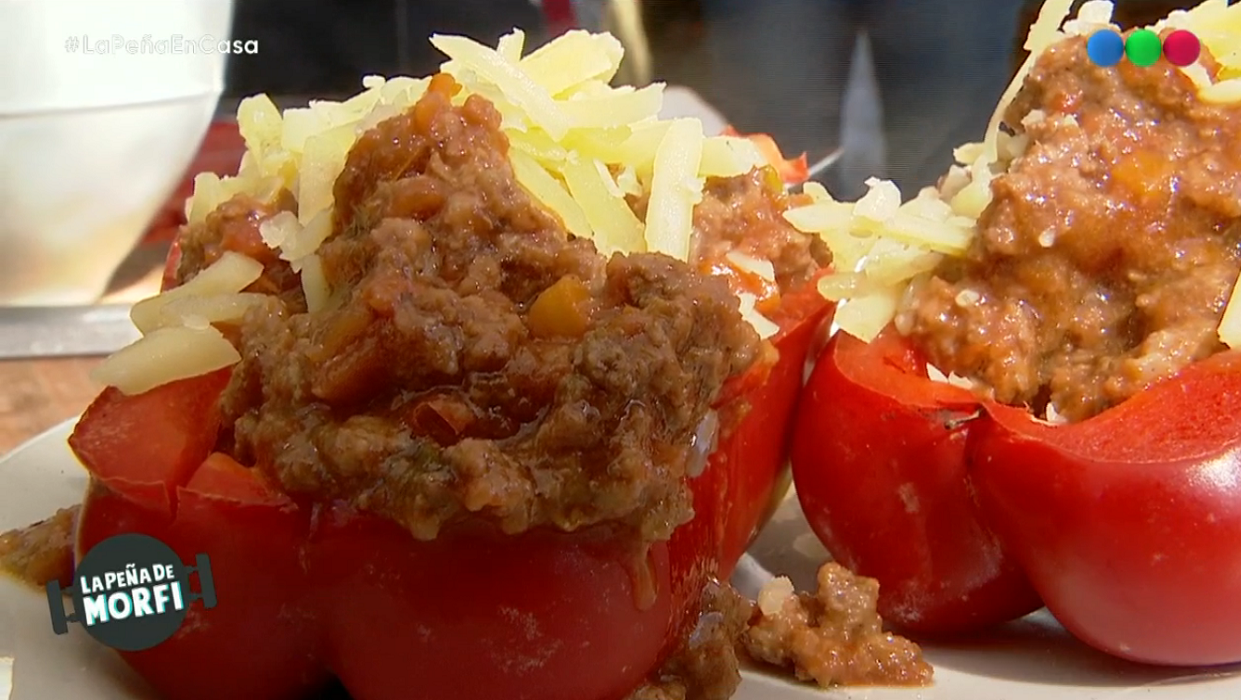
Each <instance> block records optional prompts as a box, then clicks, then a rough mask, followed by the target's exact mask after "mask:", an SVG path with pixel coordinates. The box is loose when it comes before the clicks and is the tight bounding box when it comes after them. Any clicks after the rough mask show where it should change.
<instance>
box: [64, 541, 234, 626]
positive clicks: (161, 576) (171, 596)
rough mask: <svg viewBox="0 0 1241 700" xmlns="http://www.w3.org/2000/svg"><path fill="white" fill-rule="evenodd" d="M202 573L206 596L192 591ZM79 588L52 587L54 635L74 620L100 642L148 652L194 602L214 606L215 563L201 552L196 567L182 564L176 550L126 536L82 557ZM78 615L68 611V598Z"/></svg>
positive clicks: (181, 621) (201, 588)
mask: <svg viewBox="0 0 1241 700" xmlns="http://www.w3.org/2000/svg"><path fill="white" fill-rule="evenodd" d="M190 574H197V579H198V584H199V589H200V590H201V593H194V592H192V591H191V590H190V581H191V579H190ZM74 576H75V578H76V579H77V580H76V583H77V585H75V586H73V587H72V588H67V589H63V590H62V589H61V587H60V584H59V583H57V582H56V581H50V582H48V584H47V605H48V608H49V610H50V612H51V616H52V631H53V632H55V633H56V634H68V633H69V623H71V622H75V623H78V624H80V625H82V627H84V628H85V629H86V633H87V634H89V635H90V636H92V637H94V638H95V639H96V640H97V641H99V642H101V643H103V644H106V645H107V646H110V647H112V648H114V649H120V650H121V651H143V650H145V649H150V648H151V647H153V646H156V645H157V644H160V643H162V642H164V641H166V640H168V639H169V638H170V637H172V635H174V634H176V633H177V630H179V629H180V628H181V625H182V623H184V622H185V618H186V616H187V615H188V614H189V607H190V604H191V603H194V602H195V601H202V606H203V608H206V609H211V608H214V607H215V604H216V597H215V581H214V578H213V577H212V575H211V559H210V558H209V557H208V556H207V555H206V554H199V555H198V556H197V557H195V559H194V565H193V566H188V565H186V564H182V563H181V562H180V561H179V560H178V559H177V553H176V552H174V551H173V550H172V548H171V547H169V546H168V545H166V544H164V543H163V542H160V541H159V540H157V539H155V538H154V537H148V536H146V535H140V534H124V535H116V536H115V537H109V538H108V539H106V540H104V541H102V542H100V543H99V544H97V545H95V546H94V547H92V548H91V550H90V551H89V552H87V553H86V556H84V557H82V561H81V563H79V564H78V566H77V570H76V571H75V572H74ZM66 595H68V596H71V597H72V599H73V608H74V612H73V613H72V614H70V613H69V612H68V611H67V610H66V609H65V600H64V596H66Z"/></svg>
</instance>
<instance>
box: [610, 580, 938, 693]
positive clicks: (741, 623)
mask: <svg viewBox="0 0 1241 700" xmlns="http://www.w3.org/2000/svg"><path fill="white" fill-rule="evenodd" d="M817 585H818V590H817V591H816V592H815V593H813V594H811V593H796V592H794V590H793V585H792V584H791V583H790V582H789V580H788V579H776V580H774V581H772V582H770V583H769V584H768V585H767V586H765V587H764V588H763V591H762V592H761V593H760V594H759V599H758V604H757V605H755V604H754V603H752V602H750V601H749V600H747V599H746V598H744V597H743V596H741V595H740V594H739V593H737V592H736V591H735V590H733V589H732V588H731V587H729V586H710V587H708V588H707V590H706V591H704V593H703V606H702V615H701V617H700V618H699V622H698V625H697V627H696V628H695V629H694V632H693V634H691V635H690V638H689V640H688V641H687V642H686V644H685V645H684V647H683V648H682V649H681V650H680V651H679V652H678V653H677V654H676V655H675V656H674V657H673V658H672V659H671V660H669V662H668V663H667V664H665V666H664V669H663V673H662V674H660V675H659V676H657V677H656V678H655V679H653V680H652V681H651V682H650V683H648V684H647V685H645V686H643V687H641V688H639V689H638V690H637V691H635V692H634V693H633V694H632V695H631V696H630V697H629V698H628V700H728V698H730V697H732V695H733V693H734V692H736V689H737V686H738V685H739V684H740V683H741V673H740V669H741V666H742V665H743V664H744V663H745V662H746V661H751V662H757V663H759V664H762V665H767V666H774V667H777V668H781V669H788V670H791V671H792V672H793V674H794V675H795V676H796V677H797V679H798V680H801V681H806V682H812V683H814V684H816V685H818V686H819V687H822V688H831V687H836V686H858V685H889V686H923V685H928V684H929V683H930V682H931V679H932V677H933V676H934V670H933V669H932V667H931V665H930V664H929V663H927V661H926V659H925V658H924V657H923V655H922V649H921V648H920V647H919V646H918V645H917V644H915V643H914V642H911V641H909V640H908V639H905V638H904V637H900V636H897V635H895V634H892V633H891V632H887V631H885V630H884V629H883V619H882V618H880V616H879V612H878V607H877V606H878V603H879V582H878V581H876V580H875V579H872V578H866V577H863V576H857V575H855V574H853V573H852V572H850V571H849V570H848V569H846V568H844V567H843V566H841V565H839V564H837V563H835V562H828V563H826V564H824V565H823V566H822V567H820V568H819V573H818V577H817Z"/></svg>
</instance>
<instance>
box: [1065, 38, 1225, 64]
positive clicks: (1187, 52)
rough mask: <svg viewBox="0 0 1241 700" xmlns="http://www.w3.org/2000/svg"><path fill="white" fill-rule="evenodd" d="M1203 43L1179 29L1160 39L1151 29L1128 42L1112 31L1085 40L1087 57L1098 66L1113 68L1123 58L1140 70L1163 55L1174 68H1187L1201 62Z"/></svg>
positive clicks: (1129, 39)
mask: <svg viewBox="0 0 1241 700" xmlns="http://www.w3.org/2000/svg"><path fill="white" fill-rule="evenodd" d="M1201 53H1202V43H1201V42H1199V41H1198V37H1196V36H1194V34H1193V32H1190V31H1187V30H1185V29H1178V30H1176V31H1174V32H1172V33H1171V34H1169V35H1168V36H1167V38H1165V39H1162V40H1161V39H1160V38H1159V35H1158V34H1156V33H1155V32H1152V31H1151V30H1149V29H1139V30H1138V31H1136V32H1133V33H1132V34H1130V35H1129V38H1128V39H1126V38H1124V37H1122V36H1121V35H1120V34H1119V33H1118V32H1115V31H1113V30H1111V29H1101V30H1099V31H1097V32H1095V33H1094V34H1091V35H1090V39H1088V40H1087V41H1086V55H1087V56H1089V57H1090V60H1091V61H1093V62H1094V63H1095V64H1096V65H1100V66H1103V67H1104V68H1111V67H1112V66H1114V65H1116V64H1118V63H1120V61H1121V60H1122V59H1125V58H1127V59H1129V62H1130V63H1132V64H1133V65H1135V66H1138V67H1140V68H1145V67H1147V66H1153V65H1155V63H1156V62H1157V61H1158V60H1159V58H1160V56H1162V57H1163V58H1165V59H1167V61H1168V63H1171V64H1172V65H1174V66H1181V67H1184V66H1188V65H1190V64H1192V63H1194V62H1195V61H1197V60H1198V55H1199V54H1201Z"/></svg>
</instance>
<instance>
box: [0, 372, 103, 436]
mask: <svg viewBox="0 0 1241 700" xmlns="http://www.w3.org/2000/svg"><path fill="white" fill-rule="evenodd" d="M102 360H103V358H102V357H82V358H78V357H73V358H54V359H40V360H6V361H0V387H3V388H0V454H7V453H8V452H9V451H10V450H12V449H13V448H14V447H17V446H18V445H20V444H22V443H23V442H25V441H26V440H29V439H30V438H32V437H34V436H36V435H38V434H39V433H41V432H43V431H44V430H47V429H48V428H50V427H52V426H54V425H56V424H57V423H60V422H61V421H63V420H65V419H66V418H72V417H74V416H76V415H78V414H79V413H81V412H82V410H83V409H85V408H86V406H87V404H89V403H90V402H91V399H93V398H95V395H96V394H98V393H99V387H98V386H97V385H96V384H95V383H94V382H93V381H91V378H90V371H91V369H92V368H93V367H94V366H95V365H97V364H99V362H101V361H102Z"/></svg>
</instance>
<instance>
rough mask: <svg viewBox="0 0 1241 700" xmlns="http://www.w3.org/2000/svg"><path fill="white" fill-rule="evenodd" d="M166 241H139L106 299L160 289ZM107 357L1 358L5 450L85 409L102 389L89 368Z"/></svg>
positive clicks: (0, 423) (0, 424) (0, 432)
mask: <svg viewBox="0 0 1241 700" xmlns="http://www.w3.org/2000/svg"><path fill="white" fill-rule="evenodd" d="M165 255H166V247H165V246H147V247H140V248H138V249H136V250H134V252H133V253H132V254H131V255H130V256H129V258H128V259H127V260H126V261H125V262H124V263H122V264H121V266H120V267H119V268H118V269H117V271H116V274H115V275H114V276H113V282H112V284H111V285H110V286H109V289H108V293H107V295H106V296H105V297H104V298H103V299H102V300H101V303H108V304H115V303H133V302H135V301H138V300H141V299H145V298H146V297H149V296H151V295H153V294H155V293H156V292H158V291H159V280H160V272H161V270H162V267H163V260H164V257H165ZM102 361H103V357H53V358H40V359H29V360H26V359H22V360H0V455H5V454H8V452H9V451H10V450H12V449H13V448H15V447H17V446H18V445H20V444H22V443H23V442H25V441H27V440H29V439H30V438H32V437H34V436H36V435H38V434H39V433H41V432H43V431H44V430H47V429H48V428H51V427H53V426H55V425H57V424H58V423H60V422H61V421H64V420H65V419H68V418H73V417H75V416H77V415H78V414H80V413H81V412H82V411H83V410H85V409H86V407H87V406H88V405H89V404H90V402H91V400H92V399H94V398H95V396H96V395H97V394H98V393H99V390H100V388H101V387H100V386H99V385H97V384H95V382H94V381H92V380H91V378H90V372H91V370H92V369H94V367H95V366H96V365H98V364H99V363H100V362H102Z"/></svg>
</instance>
